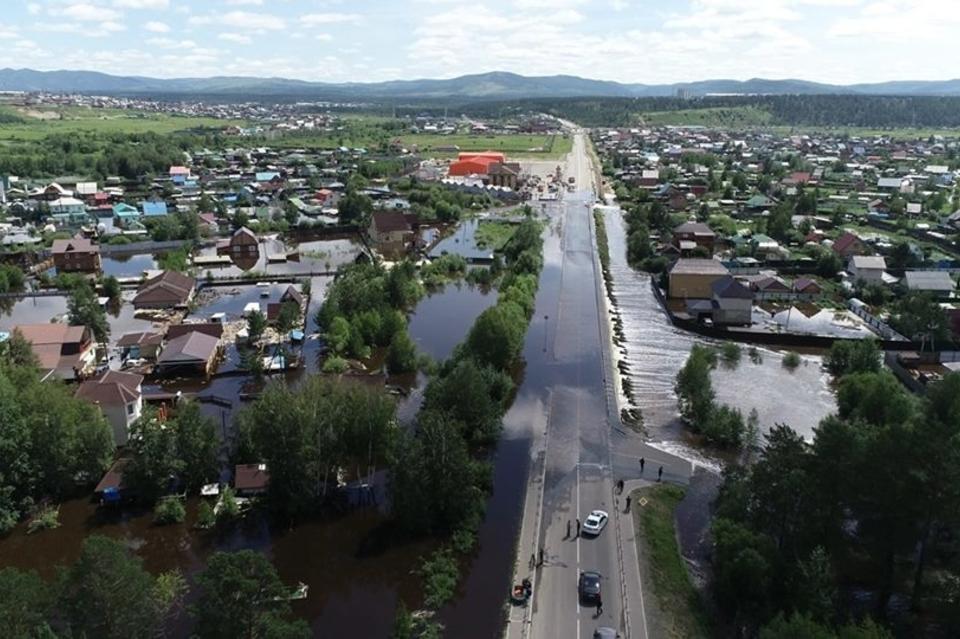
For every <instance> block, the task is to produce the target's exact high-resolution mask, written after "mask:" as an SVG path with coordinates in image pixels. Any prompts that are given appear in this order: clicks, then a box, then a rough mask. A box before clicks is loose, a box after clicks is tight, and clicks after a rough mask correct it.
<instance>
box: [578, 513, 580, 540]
mask: <svg viewBox="0 0 960 639" xmlns="http://www.w3.org/2000/svg"><path fill="white" fill-rule="evenodd" d="M579 536H580V518H579V517H577V537H579Z"/></svg>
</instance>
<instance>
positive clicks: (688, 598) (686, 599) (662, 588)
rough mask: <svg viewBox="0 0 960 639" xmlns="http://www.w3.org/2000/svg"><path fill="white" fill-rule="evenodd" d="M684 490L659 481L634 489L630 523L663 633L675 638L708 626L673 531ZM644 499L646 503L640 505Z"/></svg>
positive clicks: (692, 636)
mask: <svg viewBox="0 0 960 639" xmlns="http://www.w3.org/2000/svg"><path fill="white" fill-rule="evenodd" d="M683 495H684V489H683V488H680V487H679V486H672V485H669V484H658V485H656V486H650V487H647V488H641V489H639V490H635V491H633V494H632V497H633V503H634V504H635V507H634V508H633V518H634V519H633V524H634V526H635V527H636V529H637V530H639V531H641V534H639V535H637V546H638V547H637V552H638V553H639V554H640V556H645V557H647V560H648V561H647V564H648V566H647V567H648V569H649V572H650V579H651V581H653V590H654V593H655V594H656V596H657V603H658V604H659V607H660V610H661V611H662V613H663V627H664V631H665V632H666V636H668V637H671V638H676V639H688V638H689V639H696V638H699V637H704V638H706V637H709V636H710V632H709V626H708V622H707V617H706V613H705V612H704V610H703V604H702V602H701V601H700V595H699V593H697V591H696V590H694V588H693V585H692V584H691V583H690V577H689V575H688V574H687V569H686V566H685V565H684V563H683V558H682V557H681V556H680V549H679V548H678V546H677V538H676V533H675V530H674V523H673V521H674V519H673V513H674V511H675V510H676V508H677V504H679V503H680V501H681V500H682V499H683ZM641 498H646V500H647V504H646V505H645V506H641V505H640V499H641Z"/></svg>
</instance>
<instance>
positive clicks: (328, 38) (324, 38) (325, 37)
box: [313, 33, 333, 42]
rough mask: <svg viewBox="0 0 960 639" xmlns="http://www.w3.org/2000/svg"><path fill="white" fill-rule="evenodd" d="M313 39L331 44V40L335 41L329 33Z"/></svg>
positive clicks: (318, 35) (317, 35) (320, 34)
mask: <svg viewBox="0 0 960 639" xmlns="http://www.w3.org/2000/svg"><path fill="white" fill-rule="evenodd" d="M313 39H314V40H316V41H317V42H330V41H331V40H333V36H332V35H330V34H329V33H318V34H316V35H314V36H313Z"/></svg>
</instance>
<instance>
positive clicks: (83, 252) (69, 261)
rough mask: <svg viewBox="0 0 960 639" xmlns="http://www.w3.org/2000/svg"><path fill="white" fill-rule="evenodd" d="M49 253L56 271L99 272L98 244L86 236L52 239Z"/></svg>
mask: <svg viewBox="0 0 960 639" xmlns="http://www.w3.org/2000/svg"><path fill="white" fill-rule="evenodd" d="M50 253H51V254H52V255H53V265H54V266H55V267H56V268H57V272H58V273H75V272H80V273H98V272H100V246H99V245H97V244H94V243H93V242H91V241H90V240H88V239H86V238H79V237H75V238H72V239H69V240H54V241H53V247H52V248H51V249H50Z"/></svg>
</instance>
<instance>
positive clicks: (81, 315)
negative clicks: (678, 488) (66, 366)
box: [67, 282, 110, 344]
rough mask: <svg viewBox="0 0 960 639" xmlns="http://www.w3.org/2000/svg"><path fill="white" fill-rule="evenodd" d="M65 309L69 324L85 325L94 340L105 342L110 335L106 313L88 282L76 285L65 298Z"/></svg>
mask: <svg viewBox="0 0 960 639" xmlns="http://www.w3.org/2000/svg"><path fill="white" fill-rule="evenodd" d="M67 311H68V313H69V321H70V325H71V326H86V327H87V328H89V329H90V332H91V333H93V337H94V339H95V340H97V341H98V342H100V343H101V344H106V343H107V340H108V339H109V337H110V324H109V323H107V314H106V312H105V311H104V310H103V308H102V307H101V306H100V304H99V303H98V302H97V295H96V293H94V291H93V287H91V286H90V285H89V284H88V283H86V282H84V283H83V284H81V285H79V286H76V287H74V288H73V290H71V291H70V296H69V297H68V298H67Z"/></svg>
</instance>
